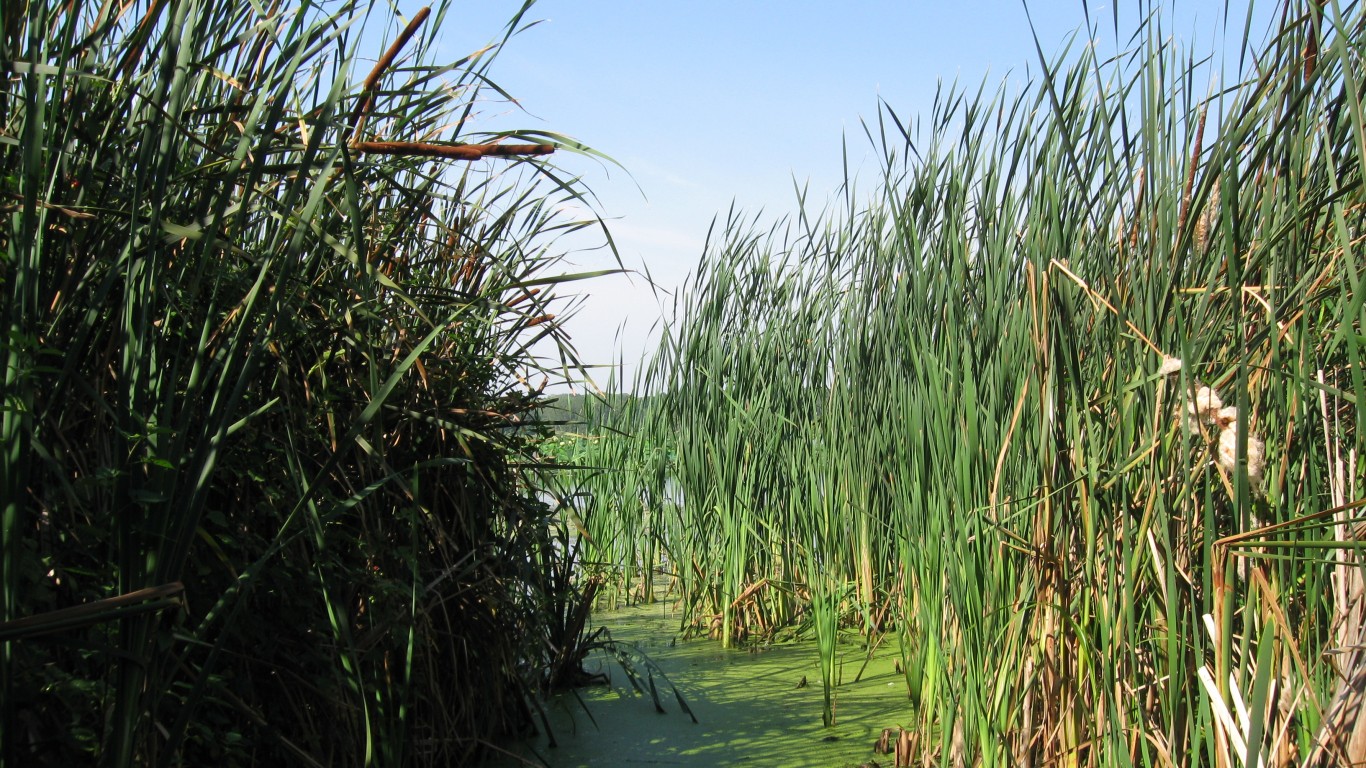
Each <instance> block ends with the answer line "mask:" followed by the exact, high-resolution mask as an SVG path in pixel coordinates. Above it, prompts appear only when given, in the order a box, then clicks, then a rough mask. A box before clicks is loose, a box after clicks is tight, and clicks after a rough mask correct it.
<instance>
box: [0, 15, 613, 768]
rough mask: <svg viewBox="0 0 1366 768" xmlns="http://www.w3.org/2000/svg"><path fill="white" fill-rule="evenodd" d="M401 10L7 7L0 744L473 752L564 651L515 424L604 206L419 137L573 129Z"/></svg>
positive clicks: (536, 481)
mask: <svg viewBox="0 0 1366 768" xmlns="http://www.w3.org/2000/svg"><path fill="white" fill-rule="evenodd" d="M527 5H528V6H529V5H530V3H527ZM387 8H388V6H385V5H383V4H370V3H363V2H359V0H342V1H340V2H334V3H328V4H325V5H316V4H310V3H304V4H299V5H287V4H286V5H281V4H278V3H276V4H264V5H262V4H256V3H234V2H203V1H202V0H130V2H125V3H92V2H87V1H86V0H70V1H68V0H61V2H57V0H18V1H16V2H6V3H4V4H3V11H0V54H2V55H0V60H3V62H4V66H5V79H4V82H3V84H0V207H3V215H4V220H5V226H4V227H3V229H0V252H2V253H3V255H2V256H0V317H3V323H4V335H3V337H2V338H0V357H3V360H4V367H3V378H0V402H3V410H0V446H3V452H0V765H4V766H34V765H79V764H88V763H91V762H98V763H99V764H102V765H117V766H127V765H135V764H136V765H248V764H254V765H328V766H332V765H360V764H366V765H370V764H385V765H415V764H432V765H459V764H463V763H464V762H466V761H467V760H469V759H470V758H471V757H473V756H475V755H476V754H478V753H480V752H481V751H485V748H486V747H487V745H488V744H490V741H491V740H492V739H494V738H496V737H498V736H500V735H502V734H507V733H510V732H519V731H521V730H523V729H524V728H526V727H527V725H528V724H529V723H530V721H531V716H532V708H531V706H532V705H531V702H532V701H534V698H533V696H534V694H535V693H536V692H537V690H538V689H539V688H540V687H541V686H542V685H543V684H544V683H545V681H547V680H556V679H563V678H565V677H566V676H568V677H571V678H572V674H567V673H566V671H565V670H564V669H555V668H553V665H554V664H556V663H559V664H566V663H572V662H573V660H574V659H576V658H581V656H575V655H574V654H572V653H569V654H565V653H559V652H558V651H557V650H556V649H560V648H563V647H565V646H566V645H567V644H572V643H573V642H574V641H575V638H572V637H564V636H562V635H563V633H564V632H566V631H570V630H573V629H574V625H572V624H569V625H566V624H564V623H563V622H555V621H553V620H552V617H554V616H561V617H562V616H566V615H572V614H573V613H574V610H573V606H574V605H575V604H576V601H577V600H578V599H579V597H580V596H579V595H578V594H577V593H576V591H575V586H574V584H573V582H572V581H571V580H568V579H564V578H561V577H562V575H563V574H566V573H571V572H572V571H573V568H572V563H568V562H566V558H567V557H569V556H570V555H571V550H568V549H567V548H566V547H565V546H564V541H565V535H564V534H563V532H562V531H561V530H560V528H559V527H558V526H556V525H554V524H553V519H552V518H551V511H550V509H549V508H548V505H547V504H546V503H544V502H543V501H542V500H541V498H542V496H541V495H540V493H539V491H538V489H540V488H542V487H544V486H545V485H546V484H547V481H546V479H545V478H543V477H541V474H542V472H543V470H544V469H545V464H544V462H543V461H542V460H541V458H540V455H541V454H540V453H539V451H538V446H539V445H540V443H541V441H542V440H544V439H545V438H546V437H547V435H548V432H547V431H546V430H545V429H544V428H542V427H538V426H534V419H531V418H530V415H531V414H533V413H534V411H535V410H536V409H537V408H539V407H541V406H542V405H543V403H544V400H545V398H543V397H542V396H541V395H540V393H541V391H542V390H543V388H544V386H545V383H546V381H547V380H549V381H551V382H552V383H553V382H556V381H560V380H562V379H564V378H566V377H570V376H572V375H574V370H575V368H576V367H577V364H576V363H575V360H574V352H573V349H572V347H571V346H570V345H569V344H568V343H567V339H566V338H565V336H564V334H563V332H562V331H561V329H560V327H559V325H558V323H557V320H556V318H555V314H556V312H557V311H559V309H558V307H559V306H560V301H559V299H557V297H556V292H557V289H559V288H560V287H561V286H563V285H564V284H565V283H566V282H569V281H572V280H575V279H578V278H583V277H589V275H567V276H566V275H561V274H559V272H560V270H559V268H558V266H557V260H558V257H557V255H556V254H557V251H556V250H555V243H556V240H557V238H558V237H559V236H560V235H562V234H564V233H566V232H570V231H573V230H576V229H581V228H583V227H587V226H597V225H598V224H597V222H596V221H586V222H585V221H570V220H566V219H563V218H560V217H559V215H558V214H557V213H555V212H556V211H557V210H559V209H560V208H561V207H562V206H563V204H565V203H567V202H571V201H573V202H578V203H582V202H583V201H584V199H583V192H582V190H581V189H580V187H579V186H578V184H577V182H575V181H571V180H567V179H564V178H561V177H560V176H559V175H558V174H557V172H556V170H555V168H554V166H552V165H549V164H547V163H545V162H544V161H539V160H532V159H528V158H519V157H516V156H514V157H511V158H509V159H501V160H499V159H495V160H490V161H486V162H487V163H489V164H487V165H483V164H475V165H467V164H465V163H452V162H451V160H449V159H444V156H443V155H441V152H442V151H447V154H449V151H448V150H442V149H441V148H440V147H434V146H433V145H450V144H453V143H455V142H460V143H465V144H468V143H472V142H481V141H482V142H491V141H495V140H502V139H510V140H513V141H516V140H518V139H519V138H520V140H521V141H527V140H531V141H533V142H536V143H537V144H539V145H545V144H546V143H547V142H553V143H554V144H555V145H556V146H558V147H559V148H561V149H569V150H572V151H580V152H582V151H586V150H584V149H583V148H581V147H578V146H577V145H575V144H573V143H572V142H569V141H567V140H563V139H560V138H559V137H556V136H553V135H549V134H544V133H540V134H536V135H528V136H522V137H519V136H516V135H508V134H500V135H483V136H481V135H478V134H474V133H471V131H472V126H474V125H475V124H476V123H477V117H478V110H479V109H480V108H481V104H482V103H484V102H486V101H487V100H488V99H489V97H490V96H492V97H494V98H496V99H498V100H500V101H501V100H502V99H503V98H504V97H505V94H502V93H501V91H499V90H498V89H497V87H496V86H494V85H493V84H492V81H491V80H490V79H489V66H490V64H491V62H492V60H493V57H494V54H495V53H496V51H497V49H498V45H497V44H495V45H492V46H490V47H489V48H487V49H485V50H482V51H479V52H477V53H475V54H472V55H470V56H469V57H467V58H464V59H461V60H459V61H456V62H453V63H449V64H444V63H434V62H433V61H432V52H433V50H434V40H435V31H434V30H437V29H439V28H440V26H441V23H442V21H443V19H446V18H447V16H448V15H452V19H451V20H452V21H454V19H453V13H454V11H453V9H452V8H451V7H449V6H448V5H446V4H444V3H443V4H440V5H438V6H437V7H436V8H435V9H434V10H433V12H432V13H431V17H432V18H431V19H430V21H429V22H428V23H426V24H425V25H423V24H421V20H422V18H425V16H426V13H427V12H426V11H423V13H422V14H419V17H418V18H416V19H414V20H413V24H412V25H411V26H410V27H409V28H408V29H409V31H414V30H415V31H416V36H415V37H413V38H412V39H411V40H409V41H408V42H407V43H406V46H403V47H401V50H400V45H402V44H398V45H394V46H393V50H394V52H396V53H397V54H398V56H397V58H395V59H393V60H392V61H388V60H385V61H381V62H380V63H379V64H378V65H377V66H376V65H375V64H374V62H375V59H377V58H379V57H380V54H382V53H384V51H385V46H389V45H390V44H391V43H393V42H394V41H395V40H396V38H398V37H399V30H401V29H404V26H403V24H404V23H405V22H407V20H391V19H389V18H387V17H386V16H384V15H382V14H383V13H384V12H385V11H386V9H387ZM525 11H526V6H524V7H523V8H522V12H521V13H519V14H518V15H517V17H516V18H514V19H513V20H512V21H511V22H510V23H509V25H508V27H507V30H506V34H505V36H504V37H503V38H502V39H503V40H504V41H505V40H506V39H507V37H510V36H511V35H512V34H513V33H514V32H515V31H517V30H518V29H519V28H521V27H522V26H523V21H522V13H525ZM363 28H368V29H370V30H372V31H373V30H380V29H384V30H387V31H386V33H385V34H384V35H382V36H377V37H375V38H364V37H362V36H361V34H360V30H361V29H363ZM372 67H374V68H373V70H372V69H371V68H372ZM367 73H369V75H370V76H369V77H368V78H367V77H366V75H367ZM372 141H401V142H408V143H407V144H406V145H404V146H400V147H387V148H386V147H384V146H381V145H373V144H372V145H367V144H366V143H365V142H372ZM413 142H422V143H424V144H423V146H420V147H419V146H416V145H415V144H413ZM549 149H550V147H549V146H538V147H529V148H524V149H523V150H518V151H519V152H522V153H537V154H543V153H545V152H546V151H548V150H549ZM462 151H466V153H467V154H466V155H465V157H468V156H469V153H468V150H462ZM500 152H501V153H504V154H506V148H505V147H504V148H503V149H496V150H488V149H487V148H484V149H481V150H478V151H477V152H475V153H474V155H475V156H478V155H479V154H480V153H494V154H497V153H500ZM545 340H549V343H551V344H553V345H557V346H558V349H559V352H558V354H557V355H555V360H554V362H553V363H551V364H548V365H543V364H542V363H540V362H539V361H538V359H537V358H536V357H534V356H533V355H532V353H531V352H530V351H529V348H530V347H531V345H532V344H533V343H537V342H544V341H545ZM527 424H532V426H527ZM578 626H579V627H580V628H581V626H582V625H581V624H579V625H578ZM547 649H550V650H547Z"/></svg>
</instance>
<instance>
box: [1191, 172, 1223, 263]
mask: <svg viewBox="0 0 1366 768" xmlns="http://www.w3.org/2000/svg"><path fill="white" fill-rule="evenodd" d="M1218 218H1219V181H1218V179H1216V180H1215V181H1214V189H1212V190H1210V193H1209V200H1208V201H1207V202H1206V203H1205V208H1204V210H1202V211H1200V217H1199V218H1197V219H1196V220H1195V249H1196V250H1197V251H1204V250H1205V246H1207V245H1209V233H1210V231H1211V230H1212V229H1214V227H1215V223H1216V222H1217V221H1218Z"/></svg>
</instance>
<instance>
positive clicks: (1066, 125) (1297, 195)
mask: <svg viewBox="0 0 1366 768" xmlns="http://www.w3.org/2000/svg"><path fill="white" fill-rule="evenodd" d="M1145 10H1146V13H1145V18H1146V19H1147V21H1145V22H1144V23H1142V24H1141V25H1140V26H1139V28H1138V29H1137V30H1136V31H1135V32H1134V34H1133V35H1132V37H1131V38H1129V39H1128V40H1124V41H1121V47H1122V53H1121V54H1120V55H1118V56H1116V57H1114V58H1110V59H1102V58H1101V57H1100V54H1099V53H1098V52H1097V47H1096V46H1084V45H1082V44H1081V43H1080V42H1074V45H1073V46H1072V48H1071V50H1069V51H1066V52H1064V53H1063V54H1062V55H1060V56H1058V57H1057V58H1056V59H1043V57H1042V55H1041V65H1042V67H1041V73H1040V74H1039V75H1038V76H1037V77H1035V78H1034V79H1033V80H1032V81H1031V82H1030V83H1029V84H1028V85H1027V86H1026V87H1024V88H1023V89H1021V90H1018V91H1016V90H1012V89H1009V88H1002V89H1001V90H999V91H997V92H994V93H993V92H991V91H988V90H985V89H983V90H978V91H972V90H966V91H965V90H962V89H959V88H957V87H949V88H946V89H945V90H943V91H941V93H940V95H939V98H938V99H937V100H936V103H935V106H934V108H933V109H932V110H931V111H930V113H929V114H927V115H924V116H923V117H921V118H920V119H917V120H914V121H906V120H903V119H902V118H901V116H899V115H898V114H897V113H896V112H895V111H894V110H893V108H892V106H891V105H885V106H884V107H883V108H882V109H881V111H880V114H879V116H878V119H877V120H876V121H875V122H873V123H872V124H870V125H869V130H868V135H869V138H870V139H871V140H872V142H873V144H874V146H875V147H877V148H878V149H879V150H880V153H881V157H882V163H881V178H880V179H879V180H878V183H877V184H876V185H875V188H874V190H873V191H872V193H871V194H869V195H867V196H864V194H863V193H861V192H860V191H859V190H858V189H856V187H855V185H854V184H853V183H852V182H851V183H849V184H847V185H846V187H845V188H844V189H843V190H841V194H840V195H839V196H837V198H836V200H835V202H834V203H833V204H832V205H830V206H828V207H826V208H825V209H823V210H822V209H817V208H815V207H814V206H811V205H809V204H807V203H806V200H805V197H804V196H803V197H802V199H800V200H799V204H800V205H799V207H798V209H797V212H796V213H795V214H793V215H792V216H791V217H789V218H787V219H785V220H782V221H780V222H778V223H776V224H774V225H772V226H767V227H766V226H764V225H763V224H762V223H761V222H759V221H758V220H755V219H748V218H745V217H743V216H741V215H739V214H736V213H734V212H732V213H731V214H729V215H728V216H726V217H724V218H723V219H722V220H721V221H719V222H718V225H717V226H716V227H715V228H714V230H713V232H712V233H711V236H710V238H709V242H708V245H707V249H706V252H705V255H704V258H703V262H702V265H701V266H700V267H699V270H698V272H697V274H696V276H695V277H694V278H693V281H692V283H691V284H690V285H689V286H688V287H687V288H686V290H685V291H684V292H683V293H682V295H681V297H680V299H679V301H678V304H677V307H676V309H675V313H674V316H673V320H672V323H671V324H670V326H669V327H668V329H667V331H666V333H665V335H664V339H663V341H662V343H661V346H660V348H659V350H658V352H657V354H656V355H655V356H654V358H653V359H652V360H651V361H650V362H649V364H648V366H647V368H646V369H645V372H644V373H643V374H642V376H641V378H640V380H639V381H638V382H636V383H635V387H636V393H637V395H642V396H643V397H642V399H640V400H638V401H637V403H636V404H635V405H634V406H633V407H634V408H635V409H637V410H638V411H640V412H634V413H628V414H627V415H626V416H624V417H622V420H621V421H617V422H613V421H612V420H611V419H610V418H609V419H608V420H607V422H606V423H607V425H608V426H611V427H614V428H615V429H616V430H617V432H612V431H610V430H608V431H604V432H603V434H604V435H605V436H604V437H602V438H601V439H600V440H599V441H598V444H599V445H601V446H603V447H602V448H601V450H602V451H604V455H610V456H612V457H621V456H636V457H643V456H646V455H660V456H665V457H667V460H668V462H667V465H666V466H664V467H662V468H658V467H653V466H652V468H651V470H650V471H649V472H641V471H630V468H632V467H635V468H638V467H642V466H645V465H644V464H642V463H641V462H640V461H639V459H637V460H636V461H635V462H634V463H627V464H626V466H627V467H628V471H623V472H616V473H612V472H608V473H602V474H600V475H597V476H595V478H594V482H595V483H597V484H598V485H597V486H596V489H597V493H596V495H595V498H597V499H607V498H611V499H613V500H617V499H627V500H631V499H636V498H640V497H641V496H650V497H653V498H659V499H673V500H676V501H678V502H679V503H677V504H676V505H671V506H669V507H668V508H667V509H656V513H655V517H654V519H655V520H657V521H658V522H657V523H656V524H654V525H653V526H651V527H650V528H649V529H648V531H647V529H646V527H645V526H644V525H643V524H642V523H641V522H640V521H641V520H642V519H643V518H642V515H641V510H640V507H639V506H638V505H635V504H631V503H624V504H622V505H619V506H612V505H607V504H600V505H599V506H598V507H596V508H593V509H591V510H590V511H589V514H587V515H586V517H585V519H586V523H587V527H588V529H589V531H590V532H591V533H592V534H593V535H594V536H595V537H596V538H597V539H599V540H615V541H617V542H618V543H617V544H615V545H614V546H616V547H618V550H617V554H618V556H620V557H624V558H627V559H626V560H625V562H630V563H632V564H634V565H638V564H640V562H641V561H640V559H639V557H638V555H636V554H635V553H638V552H640V551H643V550H645V549H646V548H647V546H648V545H657V546H659V547H660V548H661V549H662V550H663V551H664V552H665V553H666V556H667V561H668V563H669V565H670V567H671V568H672V569H673V571H674V576H675V578H676V587H677V589H678V590H679V592H678V594H679V596H680V598H681V600H682V602H683V603H684V604H685V606H686V607H687V608H688V611H689V616H690V621H691V622H692V624H693V625H694V626H696V627H698V628H699V629H703V630H710V631H712V632H713V633H715V634H716V635H718V636H719V637H720V638H721V640H722V641H723V642H726V643H731V642H737V641H740V640H743V639H744V638H746V637H747V636H752V635H754V634H755V633H758V634H760V635H770V634H772V633H773V632H775V631H776V630H778V629H780V628H783V627H790V626H800V627H805V628H809V629H810V630H811V631H813V632H814V634H815V636H816V638H817V639H818V641H819V642H818V643H817V647H818V649H819V653H820V654H821V655H822V660H823V664H824V665H825V667H826V668H828V667H829V665H831V664H832V663H833V662H834V654H835V651H834V648H835V647H836V645H837V643H838V642H840V641H841V638H842V637H846V636H847V635H848V634H849V633H850V632H852V631H855V630H857V631H859V632H861V633H863V634H864V635H866V636H868V637H878V636H883V635H885V634H892V635H894V637H895V639H896V641H897V642H898V644H899V647H900V649H901V654H902V657H903V664H904V669H905V672H906V690H907V693H908V695H909V698H910V706H908V709H907V713H906V718H905V722H903V723H902V724H903V725H907V726H911V727H914V728H916V729H918V730H920V731H921V732H922V734H923V738H922V739H921V741H920V743H921V744H922V755H921V756H920V757H921V759H923V760H924V761H925V762H927V763H932V764H942V765H959V764H964V763H968V764H981V765H1043V764H1066V765H1131V764H1143V765H1205V764H1209V765H1253V764H1261V765H1292V764H1299V763H1301V762H1320V763H1323V764H1342V763H1343V762H1344V761H1347V760H1348V759H1349V758H1351V759H1356V760H1361V759H1366V744H1364V743H1363V741H1362V740H1361V739H1362V738H1363V734H1362V732H1361V726H1360V724H1359V723H1360V721H1359V719H1358V718H1357V717H1356V715H1355V714H1354V713H1355V711H1356V709H1355V708H1354V707H1356V706H1357V705H1359V703H1360V701H1359V696H1360V688H1359V683H1360V680H1361V677H1362V674H1363V673H1362V671H1361V670H1362V657H1361V653H1362V650H1361V636H1362V631H1363V629H1364V628H1366V627H1364V626H1363V616H1362V613H1361V611H1362V608H1361V605H1362V599H1363V597H1366V596H1364V595H1363V593H1362V579H1361V573H1360V564H1359V562H1358V560H1357V550H1358V547H1359V531H1360V527H1359V526H1360V524H1361V521H1362V519H1363V518H1362V515H1361V513H1360V511H1359V510H1360V500H1359V498H1358V493H1359V491H1358V482H1357V479H1358V477H1359V472H1360V469H1359V467H1358V464H1357V457H1358V455H1359V454H1360V451H1361V448H1362V444H1361V441H1362V440H1363V436H1364V435H1366V433H1363V431H1362V430H1361V429H1360V420H1361V418H1362V412H1361V411H1360V409H1359V408H1358V407H1357V403H1358V402H1359V400H1360V399H1361V398H1362V397H1366V383H1363V382H1364V381H1366V380H1363V378H1362V376H1361V368H1360V362H1361V361H1360V350H1361V340H1362V331H1361V321H1362V315H1361V311H1362V304H1363V295H1362V293H1361V292H1360V290H1359V286H1360V281H1361V279H1362V267H1361V265H1360V263H1359V259H1358V258H1357V253H1358V249H1359V247H1360V238H1361V230H1362V223H1363V222H1362V215H1363V211H1364V210H1366V206H1364V205H1363V203H1366V191H1363V186H1362V182H1363V158H1366V116H1364V115H1363V113H1362V107H1361V93H1362V70H1361V64H1360V61H1361V58H1360V57H1361V52H1362V41H1363V23H1364V21H1363V13H1362V9H1361V7H1360V6H1359V5H1358V4H1356V3H1345V4H1343V3H1337V2H1331V3H1327V4H1322V5H1320V4H1316V3H1290V4H1288V6H1287V8H1286V11H1285V13H1284V14H1283V15H1282V16H1281V17H1279V18H1278V23H1277V27H1276V28H1275V29H1273V30H1272V31H1271V34H1270V35H1269V36H1268V37H1267V39H1266V42H1265V44H1262V45H1258V44H1257V43H1258V39H1257V38H1255V37H1252V36H1251V35H1252V32H1253V31H1252V30H1249V32H1248V34H1249V37H1248V38H1247V39H1246V40H1244V41H1243V48H1244V49H1245V50H1243V51H1229V54H1230V56H1229V58H1230V60H1237V59H1239V58H1240V57H1242V56H1243V55H1244V54H1246V56H1245V57H1244V58H1243V60H1245V61H1246V62H1247V65H1246V67H1245V68H1244V69H1243V70H1242V71H1240V72H1238V73H1234V76H1229V74H1228V73H1224V75H1225V76H1224V81H1226V82H1230V83H1232V85H1230V86H1228V87H1225V88H1220V89H1215V90H1213V91H1212V92H1211V90H1209V86H1208V85H1207V83H1209V82H1210V71H1209V68H1208V67H1207V66H1206V64H1205V63H1204V61H1205V60H1204V59H1203V58H1202V57H1199V56H1197V55H1195V54H1193V53H1191V52H1188V51H1184V50H1183V49H1181V48H1180V47H1179V46H1177V45H1176V44H1175V43H1173V42H1172V41H1171V40H1170V39H1169V38H1168V36H1167V34H1166V32H1165V31H1164V30H1163V29H1162V28H1161V25H1160V22H1159V19H1160V14H1157V13H1154V12H1153V11H1155V8H1153V7H1149V6H1145ZM1178 361H1179V367H1178ZM1206 388H1209V389H1206ZM1216 396H1217V397H1218V398H1219V399H1220V402H1219V403H1217V404H1216V403H1215V402H1214V397H1216ZM1232 409H1236V410H1232ZM618 433H625V435H626V436H621V435H619V434H618ZM614 460H619V459H616V458H614ZM641 489H644V490H641ZM622 535H633V536H637V537H640V538H638V539H637V541H636V542H635V543H633V544H631V545H629V547H628V546H627V545H625V544H622V543H620V537H621V536H622ZM646 537H648V542H647V541H646V540H645V538H646ZM645 564H646V565H649V564H650V563H648V562H647V563H645ZM832 611H835V612H837V614H838V615H837V619H836V620H831V618H830V615H831V612H832ZM825 678H826V692H827V704H826V712H825V718H826V720H827V722H828V721H829V720H830V719H831V717H833V716H835V713H836V712H837V707H833V708H832V705H831V701H830V699H831V697H837V696H838V690H837V689H835V688H834V687H833V686H832V685H831V684H830V683H831V678H832V675H830V674H826V675H825ZM1353 685H1357V686H1358V687H1356V688H1355V689H1353ZM832 710H833V711H832Z"/></svg>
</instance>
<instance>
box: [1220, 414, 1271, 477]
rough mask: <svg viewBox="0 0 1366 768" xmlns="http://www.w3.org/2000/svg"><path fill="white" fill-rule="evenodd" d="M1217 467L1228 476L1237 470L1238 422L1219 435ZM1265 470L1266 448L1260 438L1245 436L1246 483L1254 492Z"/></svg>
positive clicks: (1225, 428) (1229, 425) (1231, 423)
mask: <svg viewBox="0 0 1366 768" xmlns="http://www.w3.org/2000/svg"><path fill="white" fill-rule="evenodd" d="M1219 466H1221V467H1223V468H1224V471H1225V472H1228V473H1229V475H1230V476H1232V475H1233V471H1234V470H1235V469H1237V468H1238V422H1236V421H1234V422H1230V423H1229V424H1228V426H1226V427H1224V429H1223V431H1221V432H1220V433H1219ZM1265 470H1266V447H1265V446H1264V445H1263V444H1262V441H1261V438H1259V437H1257V436H1256V435H1254V434H1249V435H1248V436H1247V481H1248V484H1249V485H1250V486H1252V488H1253V489H1254V490H1256V489H1258V488H1260V487H1261V484H1262V473H1263V472H1264V471H1265Z"/></svg>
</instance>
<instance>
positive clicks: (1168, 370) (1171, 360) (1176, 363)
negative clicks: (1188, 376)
mask: <svg viewBox="0 0 1366 768" xmlns="http://www.w3.org/2000/svg"><path fill="white" fill-rule="evenodd" d="M1181 365H1182V363H1181V358H1179V357H1167V356H1166V355H1163V356H1162V366H1161V367H1160V368H1158V369H1157V375H1158V376H1170V375H1172V374H1173V373H1176V372H1177V371H1180V370H1181Z"/></svg>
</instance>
